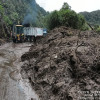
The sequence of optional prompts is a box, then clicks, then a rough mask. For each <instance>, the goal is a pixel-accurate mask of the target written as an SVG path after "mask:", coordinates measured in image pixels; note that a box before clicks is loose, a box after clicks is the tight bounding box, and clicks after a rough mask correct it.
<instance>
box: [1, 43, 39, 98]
mask: <svg viewBox="0 0 100 100" xmlns="http://www.w3.org/2000/svg"><path fill="white" fill-rule="evenodd" d="M30 46H31V44H29V43H22V44H13V43H6V44H4V45H1V46H0V100H32V98H34V100H39V99H38V96H37V95H36V94H35V92H34V90H33V89H32V88H31V85H30V83H29V80H28V79H22V76H21V74H20V70H21V66H22V65H23V63H22V62H21V59H20V57H21V55H22V54H24V53H25V52H27V51H28V50H29V48H30Z"/></svg>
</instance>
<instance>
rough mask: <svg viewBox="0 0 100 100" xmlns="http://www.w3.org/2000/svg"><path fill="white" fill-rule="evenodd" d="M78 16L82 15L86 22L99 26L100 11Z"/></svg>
mask: <svg viewBox="0 0 100 100" xmlns="http://www.w3.org/2000/svg"><path fill="white" fill-rule="evenodd" d="M80 14H82V15H83V16H84V17H85V19H86V21H87V22H89V23H91V24H93V25H94V24H98V25H100V10H96V11H93V12H81V13H80Z"/></svg>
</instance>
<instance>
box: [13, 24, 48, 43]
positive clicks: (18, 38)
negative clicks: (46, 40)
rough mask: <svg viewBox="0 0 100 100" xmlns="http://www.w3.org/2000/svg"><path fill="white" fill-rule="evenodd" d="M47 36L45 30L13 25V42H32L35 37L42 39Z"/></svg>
mask: <svg viewBox="0 0 100 100" xmlns="http://www.w3.org/2000/svg"><path fill="white" fill-rule="evenodd" d="M44 34H47V31H46V29H43V28H38V27H24V26H23V25H15V26H14V27H13V35H12V38H13V42H14V43H16V42H25V41H30V42H31V41H34V39H35V37H42V36H43V35H44Z"/></svg>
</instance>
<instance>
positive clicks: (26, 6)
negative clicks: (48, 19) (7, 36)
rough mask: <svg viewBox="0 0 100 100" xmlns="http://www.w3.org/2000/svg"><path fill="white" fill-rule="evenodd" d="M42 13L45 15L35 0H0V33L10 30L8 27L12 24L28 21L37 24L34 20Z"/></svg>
mask: <svg viewBox="0 0 100 100" xmlns="http://www.w3.org/2000/svg"><path fill="white" fill-rule="evenodd" d="M44 15H46V11H45V10H44V9H43V8H41V7H40V6H39V5H38V4H37V3H36V1H35V0H1V1H0V22H1V23H0V29H1V30H0V33H2V34H4V33H8V32H9V31H11V29H10V28H11V26H12V25H13V24H27V23H30V24H32V25H33V26H37V22H36V21H37V20H38V18H39V17H41V16H44ZM8 27H9V28H8Z"/></svg>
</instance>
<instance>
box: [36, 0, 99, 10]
mask: <svg viewBox="0 0 100 100" xmlns="http://www.w3.org/2000/svg"><path fill="white" fill-rule="evenodd" d="M36 2H37V3H38V4H39V5H40V6H41V7H43V8H44V9H45V10H46V11H53V10H59V9H60V8H61V7H62V5H63V3H64V2H67V3H68V4H69V5H70V6H71V8H72V9H73V10H74V11H76V12H81V11H89V12H90V11H94V10H99V9H100V0H36Z"/></svg>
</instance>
